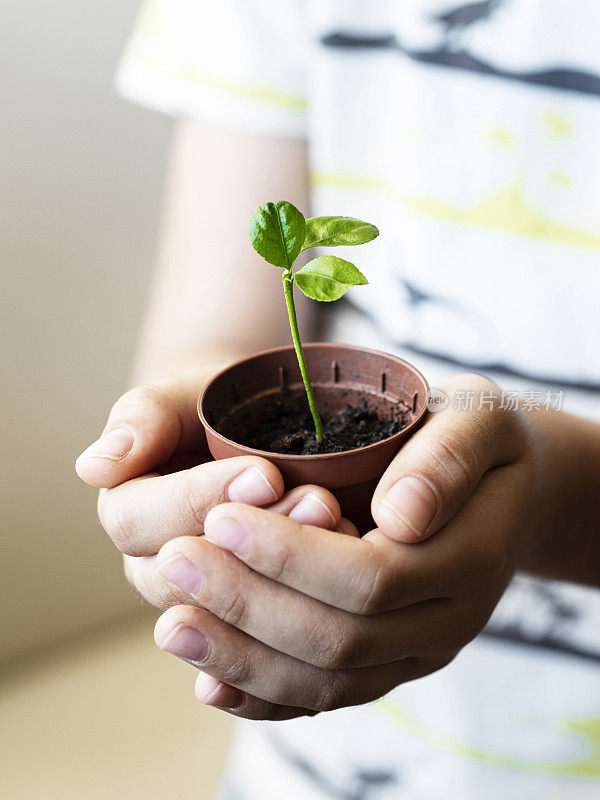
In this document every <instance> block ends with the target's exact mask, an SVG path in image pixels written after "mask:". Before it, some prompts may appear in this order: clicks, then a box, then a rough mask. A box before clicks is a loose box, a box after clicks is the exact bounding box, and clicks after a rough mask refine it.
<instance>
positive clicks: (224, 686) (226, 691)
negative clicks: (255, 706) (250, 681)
mask: <svg viewBox="0 0 600 800" xmlns="http://www.w3.org/2000/svg"><path fill="white" fill-rule="evenodd" d="M195 691H196V697H197V698H198V700H200V701H201V702H202V703H204V705H206V706H215V707H217V708H227V709H229V710H230V711H237V710H238V709H239V708H241V707H242V705H243V704H244V700H245V693H244V692H242V691H241V689H238V688H236V687H235V686H230V685H229V684H228V683H223V682H222V681H219V680H217V679H216V678H213V677H212V676H211V675H207V674H206V673H204V672H201V673H200V674H199V675H198V677H197V678H196V688H195Z"/></svg>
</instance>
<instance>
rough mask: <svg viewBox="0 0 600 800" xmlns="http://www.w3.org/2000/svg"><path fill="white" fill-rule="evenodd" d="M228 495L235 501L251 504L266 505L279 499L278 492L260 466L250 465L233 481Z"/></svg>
mask: <svg viewBox="0 0 600 800" xmlns="http://www.w3.org/2000/svg"><path fill="white" fill-rule="evenodd" d="M227 496H228V497H229V499H230V500H231V501H232V502H233V503H248V505H251V506H266V505H267V504H268V503H273V502H274V501H275V500H277V492H276V491H275V489H274V488H273V487H272V486H271V484H270V483H269V481H268V479H267V476H266V475H264V474H263V472H262V471H261V470H260V469H259V468H258V467H250V468H249V469H247V470H245V472H242V474H241V475H238V476H237V478H235V479H234V480H233V481H231V483H230V484H229V489H228V491H227Z"/></svg>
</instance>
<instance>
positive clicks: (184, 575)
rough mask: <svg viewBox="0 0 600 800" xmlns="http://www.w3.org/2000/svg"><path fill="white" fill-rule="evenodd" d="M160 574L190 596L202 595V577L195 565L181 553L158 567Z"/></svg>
mask: <svg viewBox="0 0 600 800" xmlns="http://www.w3.org/2000/svg"><path fill="white" fill-rule="evenodd" d="M157 569H158V571H159V573H160V574H161V575H162V576H163V578H166V579H167V580H168V581H171V583H174V584H175V586H179V588H180V589H184V590H185V591H186V592H189V593H190V594H200V589H201V588H202V575H201V574H200V570H199V569H198V567H197V566H196V565H195V564H192V562H191V561H190V560H189V558H186V557H185V556H184V555H182V554H181V553H177V554H176V555H174V556H171V558H169V559H167V561H165V562H163V563H162V564H159V565H158V567H157Z"/></svg>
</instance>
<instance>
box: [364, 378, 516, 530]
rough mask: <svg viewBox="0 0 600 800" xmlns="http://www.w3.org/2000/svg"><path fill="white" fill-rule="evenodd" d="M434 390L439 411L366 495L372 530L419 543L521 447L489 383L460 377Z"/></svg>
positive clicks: (510, 415) (509, 414)
mask: <svg viewBox="0 0 600 800" xmlns="http://www.w3.org/2000/svg"><path fill="white" fill-rule="evenodd" d="M442 389H443V391H444V392H445V393H446V394H447V396H448V400H449V401H448V404H447V406H446V408H445V409H444V410H443V411H438V412H436V413H432V414H429V416H428V417H427V419H426V421H425V424H424V425H423V427H422V428H421V429H420V430H419V431H417V433H416V434H415V435H414V436H413V437H412V438H411V439H409V440H408V442H407V443H406V444H405V445H404V446H403V447H402V449H401V450H400V452H399V453H398V455H397V456H396V458H395V459H394V460H393V461H392V463H391V464H390V466H389V467H388V469H387V470H386V472H385V473H384V475H383V477H382V478H381V480H380V482H379V484H378V486H377V489H376V490H375V493H374V495H373V501H372V504H371V513H372V514H373V519H374V520H375V523H376V524H377V527H378V528H379V529H380V530H381V531H382V532H383V533H384V534H386V535H387V536H388V537H389V538H391V539H395V540H396V541H398V542H405V543H412V542H418V541H423V540H424V539H427V538H429V537H430V536H431V535H432V534H434V533H435V532H436V531H438V530H440V528H442V527H443V526H444V525H445V524H446V523H447V522H449V521H450V520H451V519H452V517H454V515H455V514H456V513H457V512H458V510H459V509H460V508H461V506H462V505H463V503H465V501H466V500H467V499H468V497H469V496H470V495H471V493H472V492H473V490H474V489H475V487H476V486H477V484H478V483H479V481H480V480H481V478H482V477H483V475H484V474H485V473H486V472H487V471H488V470H489V469H492V468H493V467H499V466H502V465H505V464H508V463H511V462H512V461H514V460H516V459H517V458H518V457H519V456H520V455H521V454H522V452H523V450H524V435H523V431H522V426H521V423H520V415H519V412H516V411H509V410H508V409H506V408H502V407H501V402H500V391H499V389H498V387H497V385H496V384H495V383H493V381H490V380H488V379H487V378H484V377H483V376H482V375H476V374H462V375H458V376H456V377H454V378H452V379H451V380H450V381H448V382H447V383H446V384H445V385H443V386H442ZM465 397H468V398H473V402H472V404H471V403H469V404H466V403H465V402H464V398H465ZM465 405H466V406H467V408H466V409H465V410H461V409H462V408H463V407H464V406H465Z"/></svg>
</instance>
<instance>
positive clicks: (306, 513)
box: [254, 484, 342, 530]
mask: <svg viewBox="0 0 600 800" xmlns="http://www.w3.org/2000/svg"><path fill="white" fill-rule="evenodd" d="M254 505H256V504H254ZM268 510H269V511H272V512H273V513H275V514H283V515H284V516H287V517H289V518H290V519H294V520H296V522H302V523H303V524H304V525H314V526H315V527H317V528H326V529H327V530H335V529H336V528H337V527H338V525H340V523H341V518H342V512H341V511H340V504H339V503H338V501H337V500H336V499H335V497H334V496H333V495H332V494H331V492H329V491H327V489H324V488H323V487H322V486H314V485H312V484H306V485H304V486H298V487H297V488H296V489H292V490H291V491H290V492H287V494H284V496H283V497H282V498H281V500H280V501H279V502H278V503H273V505H270V506H269V508H268Z"/></svg>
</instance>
